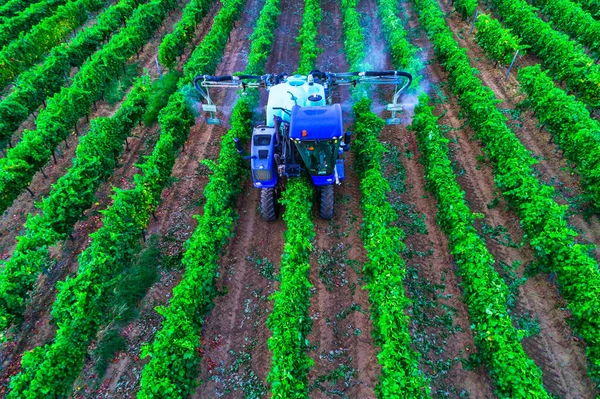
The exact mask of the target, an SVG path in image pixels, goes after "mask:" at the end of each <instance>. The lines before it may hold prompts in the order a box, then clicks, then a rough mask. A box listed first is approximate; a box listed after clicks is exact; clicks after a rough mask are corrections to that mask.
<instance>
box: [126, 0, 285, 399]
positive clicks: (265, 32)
mask: <svg viewBox="0 0 600 399" xmlns="http://www.w3.org/2000/svg"><path fill="white" fill-rule="evenodd" d="M277 4H278V1H276V0H275V1H274V0H269V1H267V3H266V4H265V6H264V7H263V9H262V10H261V13H260V17H259V19H258V22H257V26H256V28H255V30H254V32H253V34H252V36H251V37H250V40H251V41H252V45H251V48H250V53H249V56H248V59H249V63H248V66H247V68H246V72H247V73H252V74H253V73H261V71H263V70H264V67H265V62H266V58H267V55H268V54H269V52H270V49H271V46H272V43H273V34H272V32H273V31H274V29H275V26H274V25H275V23H276V22H277V15H278V13H279V10H278V8H277ZM242 8H243V2H242V1H231V2H226V3H225V4H224V6H223V8H222V9H221V11H220V12H219V14H218V15H217V17H216V19H215V22H214V23H213V26H212V29H211V33H209V36H211V35H212V36H213V38H214V39H212V40H211V41H208V37H207V39H206V40H205V41H204V42H203V45H204V44H205V43H206V44H207V46H206V48H205V49H203V50H202V51H201V52H198V54H196V52H194V54H193V55H192V58H191V59H190V61H189V62H188V64H187V67H188V68H187V71H188V72H187V73H186V74H187V75H188V76H189V79H191V78H193V77H194V76H195V75H196V74H212V73H214V71H215V70H216V68H217V64H218V62H219V59H220V58H221V56H222V54H223V51H224V49H225V45H226V43H227V38H228V36H229V32H230V31H231V29H232V28H233V23H234V22H235V20H236V19H237V17H238V16H239V13H240V10H241V9H242ZM259 38H264V40H259ZM214 43H220V53H219V56H218V57H215V55H214V54H213V53H212V51H213V49H214V48H216V47H217V46H216V45H215V44H214ZM180 101H183V98H182V99H181V100H180ZM257 103H258V96H256V95H253V94H249V95H248V96H244V97H241V98H240V99H239V100H238V101H237V103H236V105H235V106H234V108H233V111H232V116H231V129H230V130H229V131H228V132H227V134H226V135H225V136H224V137H223V139H222V140H221V151H220V154H219V162H218V163H213V162H207V165H209V167H210V168H211V169H212V171H213V174H212V175H211V176H210V178H209V181H208V184H207V185H206V187H205V189H204V196H205V198H206V203H205V205H204V214H203V215H202V216H201V217H198V226H197V227H196V229H195V230H194V233H193V234H192V236H191V237H190V239H189V240H188V242H187V244H186V248H187V249H186V251H185V253H184V255H183V259H182V264H183V266H184V267H185V273H184V274H183V277H182V280H181V282H180V283H179V284H178V285H177V286H176V287H175V288H174V289H173V295H172V297H171V300H170V302H169V306H168V307H160V308H157V311H158V312H159V313H160V314H161V315H162V316H163V317H164V321H163V323H162V326H161V329H160V330H159V331H158V333H157V334H156V337H155V339H154V342H152V343H151V344H147V345H145V346H144V347H143V348H142V357H146V356H150V357H151V359H150V362H149V363H147V364H146V366H145V367H144V369H143V371H142V379H141V388H140V391H139V393H138V397H139V398H152V397H161V398H182V397H186V396H188V395H189V394H191V392H193V389H194V388H195V385H196V380H195V377H196V376H197V372H198V366H199V363H200V358H199V356H198V349H199V344H200V343H199V335H200V329H201V327H202V324H203V316H204V315H205V314H206V313H207V312H208V311H209V310H210V309H211V308H212V306H213V299H214V297H215V296H216V294H217V292H216V287H215V286H214V281H215V278H216V274H217V269H218V266H219V265H218V263H217V262H218V260H219V258H220V256H221V251H222V248H223V247H224V246H225V245H226V244H227V242H228V241H229V238H230V237H231V229H232V228H233V224H234V221H235V219H236V214H235V210H234V206H235V202H236V200H237V197H238V196H239V194H240V192H241V189H242V184H241V182H242V179H243V178H244V173H245V171H246V168H245V164H244V161H243V159H242V158H241V157H240V156H239V154H238V153H237V151H236V150H235V146H234V141H233V139H234V138H239V139H240V140H241V141H242V142H245V141H247V140H248V139H249V138H250V135H251V126H252V109H253V108H254V106H255V105H256V104H257ZM164 128H165V126H163V129H164Z"/></svg>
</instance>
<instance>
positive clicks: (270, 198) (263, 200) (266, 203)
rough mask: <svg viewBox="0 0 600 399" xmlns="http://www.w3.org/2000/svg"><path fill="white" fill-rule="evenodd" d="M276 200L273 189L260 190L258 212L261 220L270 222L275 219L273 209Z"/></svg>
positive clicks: (275, 214) (274, 210) (275, 215)
mask: <svg viewBox="0 0 600 399" xmlns="http://www.w3.org/2000/svg"><path fill="white" fill-rule="evenodd" d="M276 206H277V198H276V193H275V189H274V188H263V189H261V190H260V212H261V213H262V216H263V219H265V220H268V221H271V220H275V219H276V218H277V212H276V209H275V207H276Z"/></svg>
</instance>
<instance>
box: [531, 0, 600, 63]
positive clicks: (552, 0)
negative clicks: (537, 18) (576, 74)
mask: <svg viewBox="0 0 600 399" xmlns="http://www.w3.org/2000/svg"><path fill="white" fill-rule="evenodd" d="M533 4H536V5H538V6H540V7H541V11H542V13H543V14H544V15H547V16H548V17H550V23H551V24H552V26H554V27H555V28H556V29H558V30H561V31H563V32H565V33H566V34H567V35H569V36H570V37H571V38H572V39H573V40H576V41H578V42H579V43H581V44H583V45H584V46H585V47H587V48H588V49H589V50H590V51H591V52H592V53H593V54H594V55H595V56H596V57H599V56H600V22H599V21H596V20H595V19H594V18H592V16H591V15H590V14H589V13H588V12H586V11H584V10H583V9H582V8H581V6H580V5H578V4H577V3H575V2H572V1H570V0H534V1H533Z"/></svg>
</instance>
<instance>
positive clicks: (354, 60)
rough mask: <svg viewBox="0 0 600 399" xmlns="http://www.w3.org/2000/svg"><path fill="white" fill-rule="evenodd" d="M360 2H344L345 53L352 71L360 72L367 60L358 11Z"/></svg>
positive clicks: (348, 0)
mask: <svg viewBox="0 0 600 399" xmlns="http://www.w3.org/2000/svg"><path fill="white" fill-rule="evenodd" d="M357 5H358V0H342V16H343V20H342V26H343V28H344V52H345V53H346V60H348V64H350V70H351V71H360V70H361V68H362V64H363V61H364V59H365V56H366V53H365V45H364V43H365V35H364V32H363V28H362V26H361V25H360V14H359V12H358V11H356V6H357Z"/></svg>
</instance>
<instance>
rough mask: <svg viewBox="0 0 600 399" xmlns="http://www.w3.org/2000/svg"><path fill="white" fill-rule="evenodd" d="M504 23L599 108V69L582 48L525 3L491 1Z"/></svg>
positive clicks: (571, 87)
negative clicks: (553, 27)
mask: <svg viewBox="0 0 600 399" xmlns="http://www.w3.org/2000/svg"><path fill="white" fill-rule="evenodd" d="M491 2H492V4H493V5H494V7H495V9H496V10H497V12H498V14H499V15H500V16H501V17H502V18H503V19H504V22H505V24H506V25H507V26H508V27H509V28H511V29H512V30H513V31H514V32H515V33H516V34H518V35H519V36H520V37H521V38H522V39H523V42H524V43H525V44H527V45H528V46H530V47H531V50H532V51H533V52H535V53H536V54H537V55H538V56H539V57H540V58H541V59H542V61H543V62H544V65H545V66H546V67H547V68H548V69H550V71H551V72H552V73H553V74H554V77H555V79H557V80H560V81H563V80H564V81H565V82H566V85H567V88H568V89H569V90H572V91H573V92H575V93H576V94H577V96H578V97H579V98H580V99H581V101H583V102H584V103H586V104H587V105H589V106H591V107H599V106H600V66H599V65H596V64H594V60H592V59H591V58H590V57H588V56H587V55H586V54H585V51H584V49H583V47H581V45H577V44H576V43H573V42H571V41H570V40H569V37H568V36H567V35H565V34H564V33H561V32H557V31H555V30H554V29H552V28H551V27H550V25H549V24H548V23H547V22H544V21H543V20H542V19H540V18H539V16H538V15H537V13H536V8H535V7H533V6H531V5H529V4H527V2H526V1H525V0H492V1H491Z"/></svg>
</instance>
